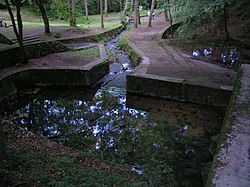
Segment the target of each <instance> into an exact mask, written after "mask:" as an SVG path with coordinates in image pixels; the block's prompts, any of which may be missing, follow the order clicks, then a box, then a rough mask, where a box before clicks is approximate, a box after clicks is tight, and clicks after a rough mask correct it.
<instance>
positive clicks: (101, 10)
mask: <svg viewBox="0 0 250 187" xmlns="http://www.w3.org/2000/svg"><path fill="white" fill-rule="evenodd" d="M100 14H101V27H102V28H104V21H103V0H100Z"/></svg>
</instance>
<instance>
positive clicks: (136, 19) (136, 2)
mask: <svg viewBox="0 0 250 187" xmlns="http://www.w3.org/2000/svg"><path fill="white" fill-rule="evenodd" d="M138 12H139V10H138V0H135V23H134V27H135V28H137V27H138V21H139V18H138Z"/></svg>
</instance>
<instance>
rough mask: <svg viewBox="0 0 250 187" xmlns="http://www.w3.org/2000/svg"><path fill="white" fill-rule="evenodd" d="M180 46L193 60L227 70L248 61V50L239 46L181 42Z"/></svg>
mask: <svg viewBox="0 0 250 187" xmlns="http://www.w3.org/2000/svg"><path fill="white" fill-rule="evenodd" d="M180 46H181V47H182V48H183V49H184V50H185V51H188V52H190V53H191V54H192V56H193V57H194V58H197V59H200V60H205V61H208V62H212V63H218V64H221V65H223V66H225V67H228V68H236V69H237V68H238V67H239V66H240V65H241V64H242V63H243V62H244V63H245V62H246V61H247V60H249V52H248V51H249V49H248V47H246V46H243V45H240V44H225V43H223V42H221V43H219V42H218V41H217V42H210V43H209V42H190V43H189V42H187V43H185V42H183V43H181V44H180Z"/></svg>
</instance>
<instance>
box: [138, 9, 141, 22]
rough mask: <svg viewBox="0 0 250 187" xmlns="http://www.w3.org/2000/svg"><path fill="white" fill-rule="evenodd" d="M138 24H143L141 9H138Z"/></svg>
mask: <svg viewBox="0 0 250 187" xmlns="http://www.w3.org/2000/svg"><path fill="white" fill-rule="evenodd" d="M138 24H139V25H140V24H141V16H140V10H139V9H138Z"/></svg>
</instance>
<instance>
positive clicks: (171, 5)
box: [168, 0, 173, 38]
mask: <svg viewBox="0 0 250 187" xmlns="http://www.w3.org/2000/svg"><path fill="white" fill-rule="evenodd" d="M172 13H173V4H172V2H171V0H168V15H169V21H170V32H171V37H172V38H173V15H172Z"/></svg>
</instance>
